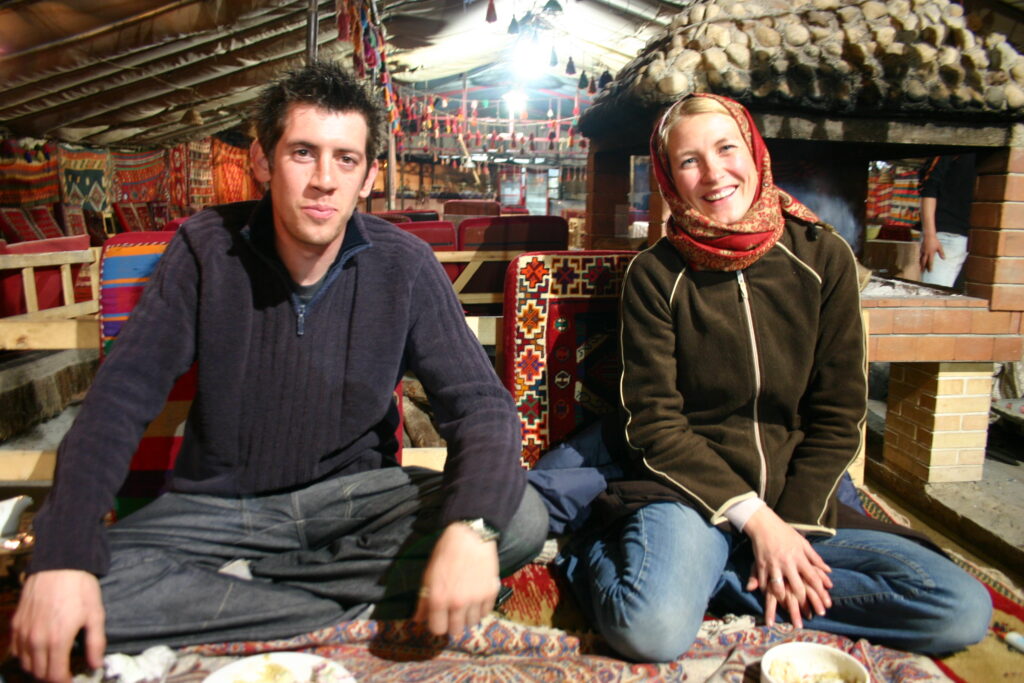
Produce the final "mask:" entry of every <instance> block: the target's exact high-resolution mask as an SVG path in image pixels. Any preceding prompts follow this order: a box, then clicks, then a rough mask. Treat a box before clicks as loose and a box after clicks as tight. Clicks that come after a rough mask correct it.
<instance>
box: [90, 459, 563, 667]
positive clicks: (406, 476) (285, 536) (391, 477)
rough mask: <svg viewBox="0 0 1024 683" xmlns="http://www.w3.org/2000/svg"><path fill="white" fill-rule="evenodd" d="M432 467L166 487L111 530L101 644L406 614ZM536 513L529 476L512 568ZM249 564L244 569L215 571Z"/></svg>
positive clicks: (177, 640)
mask: <svg viewBox="0 0 1024 683" xmlns="http://www.w3.org/2000/svg"><path fill="white" fill-rule="evenodd" d="M442 502H443V495H442V491H441V474H440V473H438V472H432V471H428V470H423V469H419V468H398V467H391V468H385V469H380V470H374V471H370V472H362V473H359V474H354V475H351V476H346V477H339V478H337V479H332V480H329V481H324V482H320V483H317V484H313V485H311V486H309V487H307V488H305V489H302V490H300V491H295V492H293V493H285V494H277V495H267V496H250V497H244V498H220V497H216V496H206V495H188V494H175V493H169V494H165V495H163V496H161V497H160V498H157V499H156V500H155V501H153V502H152V503H150V504H149V505H147V506H146V507H144V508H142V509H141V510H139V511H138V512H136V513H135V514H133V515H130V516H128V517H126V518H125V519H124V520H123V521H121V522H118V523H117V524H115V525H114V526H113V527H111V529H110V531H109V538H110V544H111V554H112V561H111V569H110V573H109V574H108V575H107V576H105V577H104V578H103V579H102V581H101V587H102V592H103V604H104V607H105V609H106V618H107V622H106V630H107V639H108V642H109V649H110V650H112V651H120V652H134V651H140V650H142V649H145V648H146V647H149V646H150V645H154V644H159V643H162V644H167V645H171V646H183V645H192V644H196V643H209V642H223V641H230V640H268V639H275V638H287V637H291V636H295V635H298V634H301V633H305V632H307V631H312V630H315V629H318V628H322V627H325V626H328V625H331V624H334V623H337V622H338V621H341V620H343V619H351V618H355V617H357V616H364V615H365V614H367V613H368V612H369V610H370V606H371V605H373V616H374V617H378V618H396V617H407V616H411V612H412V609H413V607H414V606H415V602H416V597H417V592H418V589H419V585H420V578H421V575H422V573H423V570H424V568H425V566H426V563H427V560H428V559H429V556H430V553H431V551H432V550H433V547H434V541H435V540H436V538H437V535H438V532H439V529H438V523H437V517H438V514H439V512H440V507H441V504H442ZM547 526H548V521H547V511H546V509H545V508H544V505H543V503H542V502H541V500H540V497H539V496H538V495H537V493H536V492H535V491H534V490H533V489H532V487H530V486H527V487H526V492H525V494H524V497H523V500H522V502H521V503H520V505H519V509H518V510H517V512H516V514H515V516H514V518H513V519H512V522H511V523H510V525H509V527H508V529H506V531H505V533H504V534H503V535H502V538H501V542H500V544H499V549H498V550H499V558H500V563H501V568H502V571H503V572H506V573H507V572H511V571H514V570H515V569H517V568H518V567H520V566H522V565H523V564H525V563H527V562H528V561H530V560H531V559H532V558H533V557H534V556H536V554H537V553H538V552H539V550H540V548H541V547H542V545H543V543H544V539H545V536H546V534H547ZM234 561H239V562H235V566H239V565H240V566H242V567H247V569H248V571H249V572H251V575H252V578H251V579H243V578H238V577H237V576H232V575H229V574H227V573H224V572H221V571H219V570H220V569H221V568H222V567H223V566H224V565H226V564H228V563H231V562H234Z"/></svg>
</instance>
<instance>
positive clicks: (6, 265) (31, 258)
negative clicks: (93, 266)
mask: <svg viewBox="0 0 1024 683" xmlns="http://www.w3.org/2000/svg"><path fill="white" fill-rule="evenodd" d="M95 260H96V256H95V255H94V254H93V251H92V250H91V249H81V250H78V251H49V252H46V253H42V254H3V255H2V256H0V270H11V269H17V268H41V267H43V266H59V265H63V264H65V263H68V264H73V263H93V262H94V261H95Z"/></svg>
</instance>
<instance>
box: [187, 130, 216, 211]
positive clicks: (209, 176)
mask: <svg viewBox="0 0 1024 683" xmlns="http://www.w3.org/2000/svg"><path fill="white" fill-rule="evenodd" d="M213 203H214V201H213V158H212V152H211V144H210V138H204V139H203V140H196V141H195V142H190V143H188V205H189V207H190V209H191V210H193V211H198V210H199V209H202V208H204V207H207V206H209V205H210V204H213Z"/></svg>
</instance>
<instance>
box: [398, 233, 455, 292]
mask: <svg viewBox="0 0 1024 683" xmlns="http://www.w3.org/2000/svg"><path fill="white" fill-rule="evenodd" d="M398 227H400V228H401V229H402V230H405V231H406V232H408V233H411V234H413V235H416V236H417V237H419V238H420V239H421V240H423V241H424V242H426V243H427V244H429V245H430V248H431V249H433V250H434V251H455V250H456V247H457V246H458V244H457V241H456V239H455V226H454V225H452V224H451V223H449V222H448V221H411V222H409V223H399V224H398ZM442 265H443V266H444V272H446V273H448V278H449V279H450V280H451V281H452V282H455V278H457V277H458V276H459V273H461V272H462V268H463V267H462V266H460V265H459V264H457V263H445V264H442Z"/></svg>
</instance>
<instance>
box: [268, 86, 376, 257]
mask: <svg viewBox="0 0 1024 683" xmlns="http://www.w3.org/2000/svg"><path fill="white" fill-rule="evenodd" d="M368 132H369V131H368V129H367V126H366V119H365V118H363V115H362V114H360V113H358V112H332V111H327V110H326V109H321V108H319V107H316V106H314V105H311V104H293V105H291V106H290V107H289V109H288V113H287V115H286V116H285V124H284V132H283V133H282V134H281V139H280V140H278V143H277V146H276V147H275V148H274V149H273V150H272V152H271V154H272V155H273V166H272V167H271V164H270V160H269V159H267V158H266V156H265V155H264V152H263V148H262V147H260V144H259V142H253V144H252V147H251V149H250V152H251V154H252V161H253V169H254V172H255V175H256V178H257V179H258V180H260V181H261V182H269V183H270V191H271V193H272V196H273V204H274V230H275V233H276V236H277V239H276V243H277V246H278V249H297V250H299V251H301V252H303V253H310V252H314V253H323V252H324V251H326V250H327V249H328V248H331V247H333V248H334V249H335V250H336V249H337V248H338V247H340V246H341V241H342V239H343V238H344V236H345V225H346V224H347V223H348V219H349V218H350V217H351V216H352V212H353V210H354V209H355V206H356V203H357V202H358V201H359V199H360V198H364V199H365V198H366V197H368V196H369V194H370V191H371V190H372V189H373V181H374V179H375V178H376V177H377V160H376V159H372V160H368V159H367V158H366V136H367V133H368Z"/></svg>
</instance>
